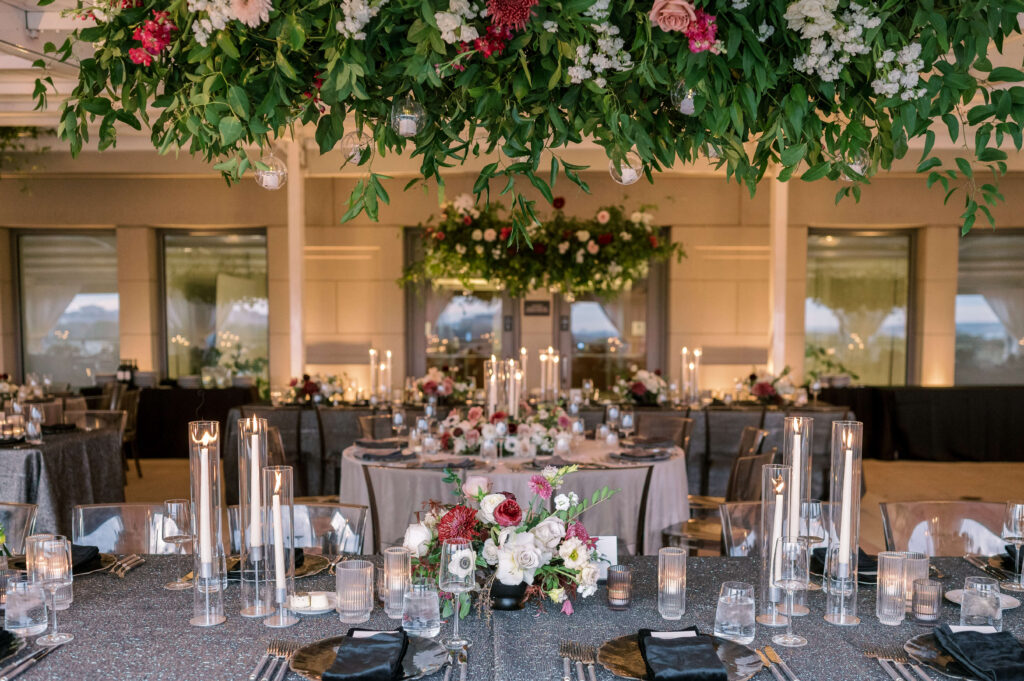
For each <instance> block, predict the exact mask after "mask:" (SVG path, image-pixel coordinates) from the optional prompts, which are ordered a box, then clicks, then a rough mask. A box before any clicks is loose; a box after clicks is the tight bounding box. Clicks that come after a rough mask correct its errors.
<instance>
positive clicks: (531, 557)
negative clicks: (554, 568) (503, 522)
mask: <svg viewBox="0 0 1024 681" xmlns="http://www.w3.org/2000/svg"><path fill="white" fill-rule="evenodd" d="M509 548H510V549H511V550H512V553H513V556H514V557H515V561H516V564H517V565H518V566H519V568H520V569H521V570H522V571H523V581H524V582H526V583H527V584H533V576H534V574H535V573H536V572H537V569H538V568H540V567H541V566H542V565H543V562H542V561H541V552H540V549H539V548H537V544H536V542H535V538H534V536H533V535H532V534H530V533H529V532H521V533H520V534H517V535H516V536H514V537H513V538H512V541H510V542H509Z"/></svg>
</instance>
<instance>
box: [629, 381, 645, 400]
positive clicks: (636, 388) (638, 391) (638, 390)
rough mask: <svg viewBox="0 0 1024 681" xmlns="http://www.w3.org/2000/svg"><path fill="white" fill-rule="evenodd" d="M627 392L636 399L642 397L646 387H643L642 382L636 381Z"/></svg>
mask: <svg viewBox="0 0 1024 681" xmlns="http://www.w3.org/2000/svg"><path fill="white" fill-rule="evenodd" d="M629 390H630V392H632V393H633V394H634V395H636V396H637V397H643V396H644V394H645V393H646V392H647V386H645V385H644V384H643V382H642V381H637V382H636V383H634V384H633V385H632V386H631V387H630V389H629Z"/></svg>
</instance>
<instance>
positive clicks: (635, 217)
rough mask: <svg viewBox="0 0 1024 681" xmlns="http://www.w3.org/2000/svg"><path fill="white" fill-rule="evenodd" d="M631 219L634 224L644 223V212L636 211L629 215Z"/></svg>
mask: <svg viewBox="0 0 1024 681" xmlns="http://www.w3.org/2000/svg"><path fill="white" fill-rule="evenodd" d="M629 221H630V222H632V223H634V224H638V225H639V224H643V221H644V214H643V213H641V212H640V211H636V212H634V213H633V214H632V215H630V216H629Z"/></svg>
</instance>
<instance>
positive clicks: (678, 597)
mask: <svg viewBox="0 0 1024 681" xmlns="http://www.w3.org/2000/svg"><path fill="white" fill-rule="evenodd" d="M658 612H659V613H660V614H661V616H662V618H664V619H667V620H679V619H682V618H683V615H685V614H686V551H685V550H684V549H681V548H678V547H675V546H667V547H665V548H663V549H661V550H660V551H658Z"/></svg>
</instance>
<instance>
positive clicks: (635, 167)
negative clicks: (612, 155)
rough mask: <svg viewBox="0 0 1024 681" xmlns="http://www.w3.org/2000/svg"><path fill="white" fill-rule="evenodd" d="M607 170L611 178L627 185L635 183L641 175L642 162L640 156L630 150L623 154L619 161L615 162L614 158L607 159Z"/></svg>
mask: <svg viewBox="0 0 1024 681" xmlns="http://www.w3.org/2000/svg"><path fill="white" fill-rule="evenodd" d="M608 172H609V173H610V174H611V176H612V179H613V180H615V181H616V182H618V183H619V184H621V185H626V186H628V185H631V184H634V183H636V182H637V181H638V180H639V179H640V176H641V175H643V173H644V162H643V161H642V160H640V156H639V155H638V154H637V153H636V152H635V151H631V152H629V153H628V154H626V155H625V156H623V157H622V160H621V161H619V162H616V161H615V160H614V159H613V160H611V161H608Z"/></svg>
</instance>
